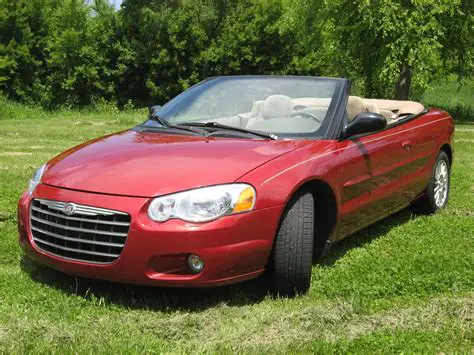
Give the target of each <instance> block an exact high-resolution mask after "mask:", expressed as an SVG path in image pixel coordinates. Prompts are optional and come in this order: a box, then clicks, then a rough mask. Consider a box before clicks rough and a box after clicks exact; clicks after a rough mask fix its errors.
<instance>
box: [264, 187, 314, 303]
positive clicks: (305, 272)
mask: <svg viewBox="0 0 474 355" xmlns="http://www.w3.org/2000/svg"><path fill="white" fill-rule="evenodd" d="M313 235H314V200H313V195H312V194H311V193H310V192H307V191H302V192H299V193H297V194H296V195H295V196H294V197H293V198H292V199H291V200H290V202H289V203H288V206H287V207H286V209H285V211H284V213H283V218H282V221H281V223H280V227H279V229H278V233H277V236H276V241H275V246H274V248H273V258H272V263H273V265H272V266H273V268H272V271H273V274H272V283H273V291H274V292H275V293H277V294H279V295H281V296H292V295H294V294H296V293H305V292H307V291H308V289H309V286H310V283H311V267H312V261H313V239H314V238H313Z"/></svg>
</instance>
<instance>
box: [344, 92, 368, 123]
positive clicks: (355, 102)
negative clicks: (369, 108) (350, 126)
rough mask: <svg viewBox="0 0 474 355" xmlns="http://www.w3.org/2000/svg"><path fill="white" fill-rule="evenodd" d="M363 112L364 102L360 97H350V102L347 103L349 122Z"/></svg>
mask: <svg viewBox="0 0 474 355" xmlns="http://www.w3.org/2000/svg"><path fill="white" fill-rule="evenodd" d="M362 111H364V100H362V99H361V98H360V97H359V96H349V100H348V101H347V116H348V119H349V122H350V121H352V120H353V119H354V118H355V117H356V116H357V115H358V114H359V113H361V112H362Z"/></svg>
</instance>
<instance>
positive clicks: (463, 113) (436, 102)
mask: <svg viewBox="0 0 474 355" xmlns="http://www.w3.org/2000/svg"><path fill="white" fill-rule="evenodd" d="M422 102H423V103H424V104H425V105H426V106H428V107H437V108H440V109H443V110H445V111H448V112H449V113H450V114H451V115H452V116H453V118H454V119H455V120H456V121H459V122H466V121H470V122H474V78H470V79H469V78H468V79H464V80H463V81H462V83H461V85H460V84H459V83H458V81H457V80H456V77H455V76H448V77H445V78H443V79H440V80H438V81H437V82H435V83H433V85H432V86H431V87H430V88H429V89H428V90H426V92H425V94H424V95H423V98H422Z"/></svg>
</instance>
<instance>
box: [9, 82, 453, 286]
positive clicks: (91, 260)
mask: <svg viewBox="0 0 474 355" xmlns="http://www.w3.org/2000/svg"><path fill="white" fill-rule="evenodd" d="M453 131H454V124H453V120H452V118H451V117H450V115H449V114H448V113H446V112H443V111H440V110H437V109H428V108H425V107H424V106H423V105H421V104H420V103H417V102H411V101H394V100H380V99H367V98H362V97H359V96H353V95H351V94H350V81H349V80H347V79H334V78H318V77H291V76H282V77H280V76H229V77H216V78H210V79H207V80H205V81H203V82H201V83H199V84H197V85H195V86H193V87H192V88H190V89H189V90H187V91H185V92H183V93H181V94H180V95H178V96H177V97H175V98H174V99H172V100H171V101H169V102H168V103H167V104H165V105H164V106H163V107H156V106H154V107H152V109H151V110H150V115H149V117H148V119H146V121H145V122H143V123H142V124H140V125H138V126H136V127H133V128H131V129H129V130H125V131H123V132H118V133H115V134H111V135H108V136H105V137H101V138H97V139H94V140H92V141H89V142H86V143H84V144H81V145H79V146H77V147H74V148H72V149H69V150H67V151H65V152H64V153H62V154H60V155H58V156H57V157H55V158H53V159H52V160H50V161H49V162H47V163H46V164H44V165H43V166H41V167H40V168H39V169H38V170H37V171H36V172H35V174H34V175H33V177H32V179H31V181H30V183H29V187H28V189H27V190H26V191H25V192H24V193H23V195H22V196H21V198H20V201H19V206H18V230H19V242H20V245H21V247H22V248H23V250H24V252H25V254H26V255H27V256H28V257H30V258H32V259H34V260H36V261H38V262H40V263H42V264H45V265H48V266H50V267H52V268H55V269H58V270H60V271H63V272H65V273H69V274H74V275H81V276H85V277H90V278H97V279H105V280H110V281H116V282H123V283H134V284H146V285H156V286H172V287H204V286H217V285H224V284H230V283H235V282H240V281H244V280H248V279H252V278H256V277H258V276H259V275H261V274H262V273H263V272H264V271H267V272H268V275H270V280H271V283H272V287H273V290H274V291H275V292H277V293H279V294H281V295H292V294H294V293H304V292H306V291H307V290H308V288H309V286H310V281H311V267H312V262H313V260H316V259H317V258H318V257H320V256H321V255H322V254H323V253H324V252H325V251H326V250H327V249H328V247H330V245H331V244H332V243H334V242H337V241H338V240H340V239H342V238H344V237H345V236H348V235H350V234H351V233H353V232H355V231H357V230H359V229H361V228H364V227H365V226H367V225H369V224H371V223H374V222H376V221H378V220H380V219H382V218H384V217H386V216H388V215H390V214H392V213H394V212H396V211H398V210H400V209H403V208H405V207H407V206H409V205H413V206H416V207H417V208H418V210H420V211H422V212H424V213H434V212H436V211H438V210H440V209H442V208H444V207H445V206H446V204H447V202H448V197H449V188H450V170H451V164H452V161H453V149H452V145H451V143H452V136H453ZM407 243H408V241H407Z"/></svg>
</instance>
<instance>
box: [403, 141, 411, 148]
mask: <svg viewBox="0 0 474 355" xmlns="http://www.w3.org/2000/svg"><path fill="white" fill-rule="evenodd" d="M402 147H403V149H405V150H410V149H411V142H410V141H406V142H403V143H402Z"/></svg>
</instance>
